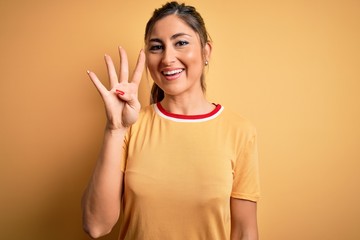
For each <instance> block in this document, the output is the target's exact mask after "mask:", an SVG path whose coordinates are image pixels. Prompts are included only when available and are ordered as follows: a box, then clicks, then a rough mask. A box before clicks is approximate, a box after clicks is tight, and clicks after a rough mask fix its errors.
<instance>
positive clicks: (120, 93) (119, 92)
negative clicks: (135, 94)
mask: <svg viewBox="0 0 360 240" xmlns="http://www.w3.org/2000/svg"><path fill="white" fill-rule="evenodd" d="M116 93H117V94H119V95H124V94H125V93H124V92H123V91H120V90H118V89H116Z"/></svg>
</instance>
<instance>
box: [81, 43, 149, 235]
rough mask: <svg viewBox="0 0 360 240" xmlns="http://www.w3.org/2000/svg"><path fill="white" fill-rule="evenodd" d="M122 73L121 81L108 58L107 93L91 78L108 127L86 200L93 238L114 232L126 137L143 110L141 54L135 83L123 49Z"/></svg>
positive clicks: (85, 218) (86, 227) (86, 219)
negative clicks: (140, 87) (108, 85)
mask: <svg viewBox="0 0 360 240" xmlns="http://www.w3.org/2000/svg"><path fill="white" fill-rule="evenodd" d="M119 50H120V55H121V70H120V75H119V79H118V76H117V74H116V71H115V67H114V64H113V62H112V60H111V58H110V57H109V56H107V55H106V56H105V61H106V65H107V70H108V74H109V80H110V86H111V89H110V90H107V89H106V88H105V87H104V85H102V83H101V82H100V80H99V79H98V78H97V76H96V75H95V74H94V73H93V72H88V74H89V77H90V79H91V80H92V81H93V83H94V85H95V87H96V88H97V90H98V91H99V93H100V95H101V97H102V99H103V101H104V104H105V110H106V116H107V125H106V129H105V134H104V141H103V145H102V149H101V153H100V156H99V158H98V160H97V163H96V166H95V169H94V172H93V174H92V177H91V179H90V181H89V184H88V186H87V188H86V190H85V192H84V194H83V197H82V202H81V203H82V211H83V228H84V230H85V232H87V233H88V234H89V235H90V236H91V237H93V238H97V237H101V236H103V235H105V234H107V233H109V232H110V231H111V229H112V228H113V226H114V225H115V224H116V222H117V220H118V218H119V214H120V202H121V193H122V185H123V173H122V172H121V171H120V169H121V159H122V155H123V153H122V151H123V143H124V137H125V134H126V132H127V130H128V128H129V127H130V126H131V125H132V124H133V123H135V121H136V120H137V118H138V114H139V111H140V103H139V101H138V97H137V92H138V87H139V83H140V80H141V75H142V71H143V69H144V65H145V57H144V54H143V52H142V51H141V52H140V55H139V58H138V63H137V65H136V68H135V72H134V76H133V79H132V81H131V82H128V62H127V56H126V53H125V51H124V50H123V49H122V48H120V49H119Z"/></svg>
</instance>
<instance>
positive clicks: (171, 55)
mask: <svg viewBox="0 0 360 240" xmlns="http://www.w3.org/2000/svg"><path fill="white" fill-rule="evenodd" d="M175 60H176V52H175V51H174V48H172V47H166V48H165V49H164V51H163V55H162V60H161V62H162V64H164V65H165V66H170V65H171V64H173V63H174V62H175Z"/></svg>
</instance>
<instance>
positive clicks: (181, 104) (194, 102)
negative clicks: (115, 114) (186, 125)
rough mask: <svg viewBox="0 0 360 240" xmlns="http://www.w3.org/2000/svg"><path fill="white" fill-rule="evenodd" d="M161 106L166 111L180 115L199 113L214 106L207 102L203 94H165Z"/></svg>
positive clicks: (206, 111)
mask: <svg viewBox="0 0 360 240" xmlns="http://www.w3.org/2000/svg"><path fill="white" fill-rule="evenodd" d="M161 106H162V107H163V108H164V109H165V110H166V111H168V112H171V113H174V114H182V115H200V114H206V113H209V112H211V111H212V110H213V109H214V108H215V106H214V105H213V104H212V103H210V102H208V101H207V100H206V98H205V96H204V94H201V95H195V96H194V95H192V96H186V97H185V96H170V95H166V94H165V97H164V99H163V100H162V101H161Z"/></svg>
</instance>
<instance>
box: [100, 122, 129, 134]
mask: <svg viewBox="0 0 360 240" xmlns="http://www.w3.org/2000/svg"><path fill="white" fill-rule="evenodd" d="M128 129H129V128H128V127H117V128H114V127H111V126H110V125H109V124H106V127H105V132H106V133H108V134H110V135H114V136H116V135H124V134H126V132H127V131H128Z"/></svg>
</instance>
